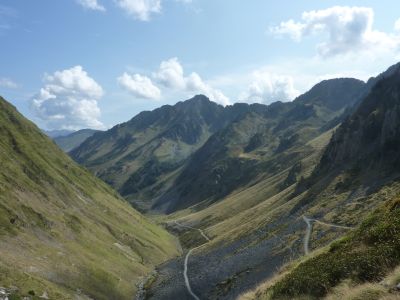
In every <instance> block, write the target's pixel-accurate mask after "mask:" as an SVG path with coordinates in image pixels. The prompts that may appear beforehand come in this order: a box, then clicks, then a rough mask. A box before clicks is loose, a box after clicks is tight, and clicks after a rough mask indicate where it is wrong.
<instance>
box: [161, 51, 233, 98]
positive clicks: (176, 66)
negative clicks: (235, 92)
mask: <svg viewBox="0 0 400 300" xmlns="http://www.w3.org/2000/svg"><path fill="white" fill-rule="evenodd" d="M153 77H154V79H155V80H157V82H159V83H160V84H161V85H163V86H164V87H166V88H170V89H175V90H180V91H185V92H189V93H192V94H193V93H201V94H204V95H206V96H207V97H209V98H210V100H212V101H215V102H218V103H220V104H222V105H228V104H230V101H229V98H228V97H226V96H225V95H224V94H223V93H222V92H221V91H220V90H217V89H215V88H213V87H212V86H211V85H210V84H208V83H207V82H205V81H204V80H203V79H202V78H201V77H200V75H199V74H197V73H195V72H193V73H191V74H190V75H189V76H185V75H184V70H183V67H182V65H181V63H180V62H179V60H178V58H176V57H174V58H171V59H168V60H165V61H162V62H161V64H160V68H159V70H158V71H157V72H156V73H154V74H153Z"/></svg>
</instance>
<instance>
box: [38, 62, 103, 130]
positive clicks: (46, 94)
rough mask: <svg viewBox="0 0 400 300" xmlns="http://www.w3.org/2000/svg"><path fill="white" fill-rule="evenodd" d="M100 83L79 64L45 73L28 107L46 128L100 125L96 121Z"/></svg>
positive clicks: (100, 124) (98, 112)
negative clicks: (40, 85) (30, 105)
mask: <svg viewBox="0 0 400 300" xmlns="http://www.w3.org/2000/svg"><path fill="white" fill-rule="evenodd" d="M103 93H104V92H103V89H102V87H101V86H100V85H99V84H98V83H97V82H96V81H95V80H94V79H93V78H91V77H89V75H88V74H87V73H86V72H85V71H84V70H83V68H82V67H81V66H75V67H73V68H71V69H67V70H63V71H56V72H55V73H54V74H53V75H46V76H45V85H44V87H43V88H41V89H40V91H39V93H38V94H37V95H36V96H35V97H34V98H33V99H32V108H33V110H34V112H35V113H36V115H37V117H38V118H40V119H41V120H42V121H44V122H45V123H46V125H47V127H48V129H81V128H98V129H101V128H104V125H103V124H102V123H101V122H100V121H99V118H100V114H101V113H100V108H99V107H98V105H97V104H98V100H99V99H100V98H101V97H102V96H103Z"/></svg>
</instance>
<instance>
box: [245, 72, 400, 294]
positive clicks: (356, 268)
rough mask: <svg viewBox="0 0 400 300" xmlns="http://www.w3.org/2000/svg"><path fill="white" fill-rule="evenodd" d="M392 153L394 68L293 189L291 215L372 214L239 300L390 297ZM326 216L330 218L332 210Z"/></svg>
mask: <svg viewBox="0 0 400 300" xmlns="http://www.w3.org/2000/svg"><path fill="white" fill-rule="evenodd" d="M399 147H400V68H399V66H398V65H396V66H394V67H392V68H390V69H389V70H388V72H385V73H383V74H382V75H380V76H379V79H378V80H376V82H375V85H374V86H373V87H372V88H371V90H370V92H369V93H368V94H367V95H366V96H365V97H364V98H363V99H362V100H361V101H360V102H359V104H358V106H357V108H356V109H355V110H354V111H353V113H352V114H351V115H349V116H348V117H347V118H346V119H345V121H344V122H343V123H342V124H341V125H340V127H338V128H337V130H336V131H335V133H334V134H333V136H332V138H331V140H330V142H329V144H328V145H327V146H326V148H325V150H324V152H323V154H322V156H321V159H320V161H319V163H317V165H316V166H315V169H314V171H313V172H312V174H311V175H310V177H308V178H307V179H306V180H304V181H303V182H301V183H299V185H300V186H301V188H302V189H304V190H305V191H304V196H303V199H302V200H301V201H299V202H298V203H297V204H296V205H295V210H294V211H298V210H302V211H303V212H310V211H314V213H315V212H316V210H315V208H316V207H318V206H319V207H320V208H319V211H318V214H320V215H322V214H323V212H324V211H325V209H324V208H323V207H322V206H321V204H322V203H321V202H323V203H324V205H327V203H328V201H330V202H333V203H332V204H333V205H331V207H334V208H333V209H334V210H336V211H338V214H336V216H335V217H336V222H337V221H339V220H342V221H343V220H346V219H347V221H349V220H356V218H355V215H356V214H358V212H359V211H361V210H363V209H364V210H365V209H366V208H369V210H370V211H372V213H369V214H367V216H366V217H363V218H358V220H364V221H363V222H361V224H360V225H359V226H357V228H356V229H354V230H352V231H351V232H350V233H348V234H346V235H345V236H344V237H343V238H341V239H339V240H338V241H336V242H334V243H332V244H331V245H330V246H329V247H326V248H325V249H323V250H322V251H319V252H317V253H315V254H314V255H312V256H310V257H308V258H305V259H303V260H302V261H301V262H296V263H294V264H291V265H289V266H288V267H286V268H285V271H284V272H282V273H281V274H280V275H279V276H277V277H276V278H275V279H274V280H273V281H270V282H267V283H265V284H264V285H262V286H261V287H260V288H259V290H258V291H257V292H256V293H255V294H251V295H249V296H248V297H246V298H244V299H282V298H285V299H286V298H302V297H312V298H321V297H325V296H326V295H328V298H329V297H330V299H331V298H332V299H337V298H339V297H340V295H351V296H352V297H353V298H351V299H370V298H371V299H372V298H373V299H384V298H385V297H389V298H390V297H396V295H397V294H396V292H395V291H397V288H396V285H398V278H399V274H400V269H399V266H400V255H399V251H398V250H399V240H400V237H398V232H399V224H400V210H399V208H400V204H399V195H400V164H399V163H400V157H399ZM373 207H375V208H376V207H378V208H376V209H373ZM330 209H332V208H330ZM326 213H327V214H332V210H331V211H330V212H329V209H328V210H326ZM349 213H350V214H352V216H351V215H348V214H349ZM378 282H380V283H379V284H378ZM374 295H375V296H374Z"/></svg>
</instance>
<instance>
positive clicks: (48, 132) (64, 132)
mask: <svg viewBox="0 0 400 300" xmlns="http://www.w3.org/2000/svg"><path fill="white" fill-rule="evenodd" d="M42 131H43V133H44V134H46V135H47V136H48V137H50V138H52V139H54V138H57V137H61V136H67V135H69V134H71V133H73V132H75V131H74V130H66V129H61V130H42Z"/></svg>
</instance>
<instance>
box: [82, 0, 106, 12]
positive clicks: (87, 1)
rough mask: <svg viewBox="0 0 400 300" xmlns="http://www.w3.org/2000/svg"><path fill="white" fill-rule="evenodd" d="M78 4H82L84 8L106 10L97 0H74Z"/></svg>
mask: <svg viewBox="0 0 400 300" xmlns="http://www.w3.org/2000/svg"><path fill="white" fill-rule="evenodd" d="M76 1H77V2H78V4H80V5H82V6H83V7H84V8H87V9H91V10H98V11H106V9H105V8H104V6H103V5H101V4H100V3H99V2H97V0H76Z"/></svg>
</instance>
